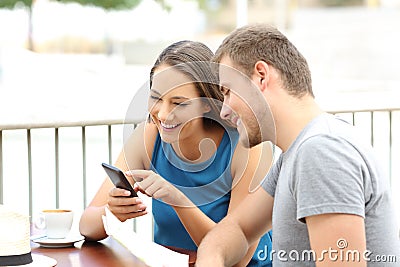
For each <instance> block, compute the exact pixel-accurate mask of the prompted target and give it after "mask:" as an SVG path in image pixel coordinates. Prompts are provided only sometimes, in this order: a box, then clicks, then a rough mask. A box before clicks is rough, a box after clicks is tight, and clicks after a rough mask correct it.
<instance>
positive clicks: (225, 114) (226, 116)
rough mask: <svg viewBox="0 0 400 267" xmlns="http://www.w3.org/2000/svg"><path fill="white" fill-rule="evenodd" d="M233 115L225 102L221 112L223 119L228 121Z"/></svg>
mask: <svg viewBox="0 0 400 267" xmlns="http://www.w3.org/2000/svg"><path fill="white" fill-rule="evenodd" d="M231 114H232V109H231V108H230V107H229V106H228V105H227V104H226V103H225V101H224V103H223V104H222V108H221V112H220V116H221V118H222V119H224V120H228V119H229V117H230V116H231Z"/></svg>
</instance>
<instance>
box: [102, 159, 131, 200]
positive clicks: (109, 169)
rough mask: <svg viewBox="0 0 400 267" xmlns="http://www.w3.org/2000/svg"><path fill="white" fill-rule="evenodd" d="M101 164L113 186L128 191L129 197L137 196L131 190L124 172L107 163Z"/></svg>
mask: <svg viewBox="0 0 400 267" xmlns="http://www.w3.org/2000/svg"><path fill="white" fill-rule="evenodd" d="M101 166H103V168H104V170H105V171H106V173H107V175H108V177H110V179H111V181H112V182H113V184H114V185H115V187H117V188H122V189H125V190H128V191H130V192H131V195H130V196H129V197H137V194H136V192H135V190H133V188H132V186H131V184H130V183H129V181H128V179H126V177H125V174H124V173H123V172H122V171H121V170H120V169H118V168H117V167H115V166H112V165H109V164H107V163H102V164H101Z"/></svg>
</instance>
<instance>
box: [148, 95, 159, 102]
mask: <svg viewBox="0 0 400 267" xmlns="http://www.w3.org/2000/svg"><path fill="white" fill-rule="evenodd" d="M150 99H152V100H154V101H159V100H160V98H159V97H158V96H153V95H151V96H150Z"/></svg>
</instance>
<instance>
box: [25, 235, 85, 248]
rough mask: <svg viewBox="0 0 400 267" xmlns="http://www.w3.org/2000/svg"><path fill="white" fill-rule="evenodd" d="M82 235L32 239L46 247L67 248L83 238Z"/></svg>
mask: <svg viewBox="0 0 400 267" xmlns="http://www.w3.org/2000/svg"><path fill="white" fill-rule="evenodd" d="M83 239H84V237H83V236H81V235H75V236H67V237H66V238H48V237H47V236H43V237H39V238H35V239H32V242H35V243H38V244H39V245H40V246H42V247H45V248H66V247H72V246H74V244H75V243H76V242H78V241H81V240H83Z"/></svg>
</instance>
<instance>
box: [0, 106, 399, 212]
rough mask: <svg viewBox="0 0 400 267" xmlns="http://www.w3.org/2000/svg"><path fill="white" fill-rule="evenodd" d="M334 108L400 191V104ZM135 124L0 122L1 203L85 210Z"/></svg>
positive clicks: (25, 207) (28, 208) (24, 207)
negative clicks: (104, 164)
mask: <svg viewBox="0 0 400 267" xmlns="http://www.w3.org/2000/svg"><path fill="white" fill-rule="evenodd" d="M330 112H331V113H333V114H337V115H338V116H341V117H343V118H344V119H346V120H348V121H349V122H351V123H353V124H354V125H355V126H356V127H357V128H358V129H359V130H360V138H361V139H364V140H365V141H366V142H370V143H371V144H372V145H373V147H374V149H375V150H376V151H377V154H378V156H379V158H380V160H381V162H382V164H384V167H385V168H386V170H387V173H388V175H389V177H390V181H391V185H392V190H393V191H396V192H399V190H400V181H399V180H400V179H399V176H400V166H399V164H396V162H397V163H398V162H400V108H394V109H374V110H368V109H367V110H332V111H330ZM137 123H138V122H129V124H126V123H124V121H123V120H96V121H85V122H59V123H30V124H25V123H23V124H13V125H1V122H0V203H4V204H10V205H16V206H18V207H19V209H22V210H26V211H28V212H29V214H30V215H34V214H35V212H37V211H38V210H40V209H42V208H50V207H53V208H60V207H68V208H72V209H75V210H80V211H83V209H84V208H85V207H86V206H87V205H88V201H90V199H91V198H92V197H93V196H94V193H95V192H96V190H97V188H98V187H99V186H100V184H101V182H102V181H103V179H104V177H105V173H104V172H103V170H102V169H101V166H100V163H101V162H104V161H107V162H109V163H113V161H114V160H115V157H116V156H117V155H118V153H119V151H120V149H121V147H122V144H123V139H124V137H123V136H126V135H129V133H130V132H131V131H132V130H133V129H134V127H135V126H136V124H137ZM394 195H395V194H394ZM397 195H398V194H397ZM396 202H398V201H396Z"/></svg>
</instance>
